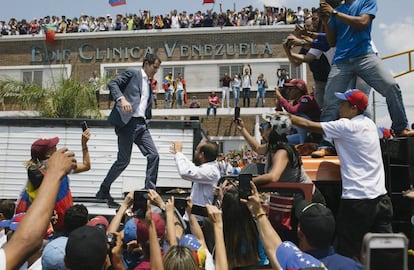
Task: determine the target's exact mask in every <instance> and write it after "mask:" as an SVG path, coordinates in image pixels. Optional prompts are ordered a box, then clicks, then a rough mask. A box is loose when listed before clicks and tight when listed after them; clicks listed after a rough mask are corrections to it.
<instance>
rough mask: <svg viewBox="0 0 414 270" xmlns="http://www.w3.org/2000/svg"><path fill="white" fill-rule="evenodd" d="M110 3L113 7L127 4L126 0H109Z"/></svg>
mask: <svg viewBox="0 0 414 270" xmlns="http://www.w3.org/2000/svg"><path fill="white" fill-rule="evenodd" d="M109 4H110V5H111V6H112V7H116V6H121V5H126V0H109Z"/></svg>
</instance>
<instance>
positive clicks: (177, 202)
mask: <svg viewBox="0 0 414 270" xmlns="http://www.w3.org/2000/svg"><path fill="white" fill-rule="evenodd" d="M174 206H175V208H177V209H178V211H182V210H184V209H185V208H186V207H187V199H186V198H174Z"/></svg>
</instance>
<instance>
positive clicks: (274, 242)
mask: <svg viewBox="0 0 414 270" xmlns="http://www.w3.org/2000/svg"><path fill="white" fill-rule="evenodd" d="M250 186H251V188H252V195H251V196H249V199H248V200H245V199H240V201H241V202H243V203H246V205H247V208H249V210H250V212H251V213H252V215H253V216H254V217H255V219H256V224H257V228H258V230H259V235H260V239H261V240H262V243H263V247H264V249H265V252H266V255H267V257H268V258H269V261H270V263H271V264H272V267H273V269H281V268H280V266H279V262H278V261H277V259H276V250H277V248H278V247H279V246H280V245H281V244H282V239H281V238H280V236H279V235H278V234H277V232H276V231H275V230H274V229H273V227H272V224H270V222H269V219H268V218H267V215H266V211H265V210H264V209H263V207H262V203H261V201H260V197H259V192H258V191H257V188H256V186H255V185H254V183H253V182H250Z"/></svg>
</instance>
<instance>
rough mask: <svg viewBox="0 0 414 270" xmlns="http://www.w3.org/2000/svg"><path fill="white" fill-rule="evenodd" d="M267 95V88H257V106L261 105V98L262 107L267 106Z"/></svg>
mask: <svg viewBox="0 0 414 270" xmlns="http://www.w3.org/2000/svg"><path fill="white" fill-rule="evenodd" d="M265 97H266V89H264V88H259V89H257V94H256V107H257V106H258V105H259V99H262V107H264V106H265Z"/></svg>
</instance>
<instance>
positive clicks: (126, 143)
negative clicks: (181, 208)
mask: <svg viewBox="0 0 414 270" xmlns="http://www.w3.org/2000/svg"><path fill="white" fill-rule="evenodd" d="M115 133H116V135H117V136H118V156H117V159H116V161H115V162H114V164H113V165H112V167H111V168H110V169H109V171H108V174H107V175H106V177H105V179H104V180H103V182H102V184H101V189H102V190H103V191H109V190H110V188H111V185H112V183H113V182H114V181H115V180H116V179H117V178H118V176H119V175H120V174H121V173H122V172H123V171H124V170H125V168H126V167H127V166H128V164H129V162H130V161H131V153H132V144H133V143H135V144H136V145H137V146H138V148H139V150H140V151H141V153H142V154H143V155H144V156H145V157H146V158H147V172H146V177H145V188H146V189H155V188H156V183H157V176H158V165H159V161H160V158H159V155H158V151H157V148H156V147H155V145H154V142H153V140H152V137H151V134H150V132H149V130H148V127H147V124H146V123H145V121H144V120H143V119H139V118H135V117H133V118H131V120H129V122H128V124H127V125H126V126H124V127H122V128H118V127H115Z"/></svg>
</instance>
